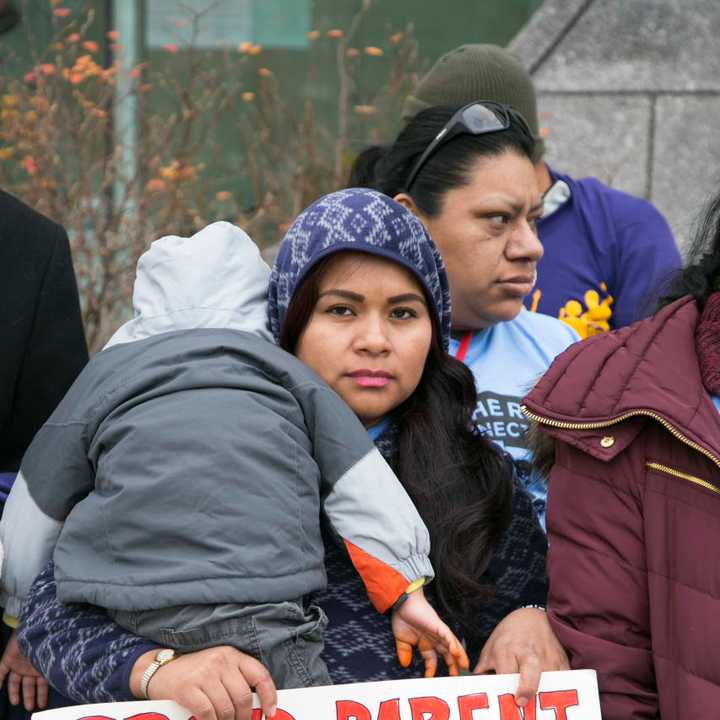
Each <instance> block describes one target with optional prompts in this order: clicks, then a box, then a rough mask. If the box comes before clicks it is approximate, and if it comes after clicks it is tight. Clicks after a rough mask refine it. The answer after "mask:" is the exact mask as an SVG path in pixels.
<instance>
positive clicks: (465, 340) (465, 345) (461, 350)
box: [455, 330, 473, 362]
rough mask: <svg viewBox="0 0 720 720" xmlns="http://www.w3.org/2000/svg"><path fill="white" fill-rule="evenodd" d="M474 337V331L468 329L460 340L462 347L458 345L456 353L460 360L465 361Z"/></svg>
mask: <svg viewBox="0 0 720 720" xmlns="http://www.w3.org/2000/svg"><path fill="white" fill-rule="evenodd" d="M472 337H473V331H472V330H468V331H467V332H466V333H465V334H464V335H463V337H462V340H461V341H460V347H458V351H457V352H456V353H455V357H456V358H457V359H458V360H460V362H465V356H466V355H467V351H468V349H469V348H470V343H471V341H472Z"/></svg>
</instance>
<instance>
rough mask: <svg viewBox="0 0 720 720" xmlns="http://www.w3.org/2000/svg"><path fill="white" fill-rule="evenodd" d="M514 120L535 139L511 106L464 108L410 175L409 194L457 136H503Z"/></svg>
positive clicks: (479, 103)
mask: <svg viewBox="0 0 720 720" xmlns="http://www.w3.org/2000/svg"><path fill="white" fill-rule="evenodd" d="M512 120H516V121H517V122H518V123H519V124H520V126H521V129H522V130H523V132H525V133H527V136H528V137H529V138H530V139H533V136H532V133H531V132H530V128H529V127H528V125H527V123H526V122H525V118H523V116H522V115H521V114H520V113H519V112H517V110H515V109H514V108H512V107H510V106H509V105H501V104H500V103H496V102H491V101H490V100H477V101H475V102H471V103H469V104H468V105H465V107H461V108H460V109H459V110H458V111H457V112H456V113H455V114H454V115H453V116H452V117H451V118H450V119H449V120H448V121H447V122H446V123H445V125H444V127H443V129H442V130H441V131H440V132H439V133H438V134H437V135H436V136H435V138H434V139H433V141H432V142H431V143H430V144H429V145H428V146H427V147H426V148H425V151H424V152H423V154H422V155H421V156H420V159H419V160H418V161H417V162H416V163H415V165H414V167H413V169H412V170H411V171H410V175H408V179H407V182H406V183H405V191H406V192H409V191H410V188H411V187H412V184H413V182H414V180H415V178H416V177H417V174H418V173H419V172H420V170H421V169H422V166H423V165H424V164H425V163H426V162H427V161H428V159H429V158H430V156H431V155H432V154H433V153H434V152H436V151H437V150H438V149H439V148H440V147H441V146H442V145H444V144H445V143H446V142H448V141H449V140H451V139H452V138H454V137H455V136H456V135H485V134H486V133H493V132H501V131H502V130H507V129H508V128H509V127H510V125H511V123H512ZM533 140H534V139H533Z"/></svg>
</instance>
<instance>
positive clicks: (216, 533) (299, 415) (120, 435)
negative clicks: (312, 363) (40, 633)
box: [0, 223, 432, 615]
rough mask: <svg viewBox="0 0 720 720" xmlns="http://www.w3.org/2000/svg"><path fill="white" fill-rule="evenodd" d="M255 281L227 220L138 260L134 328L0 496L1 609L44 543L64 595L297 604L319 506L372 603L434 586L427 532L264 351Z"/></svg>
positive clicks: (276, 352)
mask: <svg viewBox="0 0 720 720" xmlns="http://www.w3.org/2000/svg"><path fill="white" fill-rule="evenodd" d="M268 273H269V270H268V267H267V265H265V263H264V262H263V261H262V259H261V258H260V255H259V253H258V250H257V247H256V246H255V244H254V243H253V242H252V241H251V240H250V238H249V237H248V236H247V235H246V234H245V233H244V232H242V231H241V230H240V229H239V228H236V227H235V226H233V225H231V224H229V223H214V224H212V225H210V226H208V227H206V228H205V229H204V230H202V231H200V232H199V233H197V234H196V235H194V236H192V237H190V238H181V237H174V236H171V237H165V238H161V239H160V240H158V241H156V242H155V243H153V245H152V247H151V248H150V250H148V252H146V253H145V254H144V255H143V256H142V257H141V259H140V261H139V263H138V269H137V279H136V283H135V288H134V294H133V304H134V307H135V317H134V319H133V320H131V321H130V322H128V323H127V324H125V325H124V326H123V327H121V328H120V330H118V332H117V333H116V334H115V335H114V336H113V337H112V339H111V340H110V342H109V343H108V345H107V346H106V347H105V348H104V349H103V351H102V352H100V353H99V354H98V355H97V356H95V357H94V358H93V359H92V360H91V361H90V363H89V364H88V366H87V367H86V368H85V370H84V371H83V372H82V373H81V375H80V376H79V378H78V379H77V381H76V382H75V384H74V385H73V386H72V387H71V389H70V391H69V392H68V394H67V395H66V396H65V398H64V399H63V401H62V402H61V403H60V405H59V407H58V408H57V410H56V411H55V412H54V413H53V415H52V416H51V417H50V419H49V420H48V421H47V423H46V424H45V425H44V426H43V427H42V429H41V430H40V432H39V433H38V435H37V436H36V437H35V440H34V441H33V443H32V445H31V447H30V449H29V450H28V452H27V454H26V456H25V458H24V460H23V463H22V467H21V472H20V474H19V475H18V478H17V480H16V483H15V485H14V487H13V490H12V492H11V494H10V497H9V498H8V502H7V505H6V507H5V512H4V515H3V518H2V523H0V539H1V540H2V544H3V545H4V547H5V552H6V562H5V568H4V572H3V590H4V593H5V597H4V602H5V607H6V610H7V611H8V612H9V613H10V614H14V615H17V614H18V613H19V603H20V601H21V599H22V598H23V597H24V596H25V595H26V593H27V591H28V589H29V586H30V584H31V583H32V581H33V579H34V577H35V575H36V574H37V573H38V572H39V571H40V570H41V569H42V567H43V566H44V564H45V563H46V562H47V560H48V559H49V558H50V557H51V555H52V553H53V548H54V559H55V565H56V570H55V571H56V578H57V583H58V596H59V598H60V599H61V600H62V601H63V602H88V603H92V604H94V605H99V606H102V607H107V608H114V609H119V610H150V609H156V608H161V607H169V606H174V605H183V604H197V603H207V604H217V603H227V602H255V603H261V602H278V601H282V600H288V599H293V598H297V597H299V596H301V595H304V594H306V593H308V592H311V591H315V590H318V589H321V588H322V587H323V586H324V585H325V573H324V568H323V544H322V540H321V536H320V510H321V504H322V505H323V507H324V510H325V513H326V514H327V517H328V519H329V521H330V524H331V526H332V528H333V529H334V531H335V532H336V533H337V534H338V535H339V536H340V537H341V538H342V539H343V541H344V542H345V545H346V547H347V548H348V551H349V553H350V556H351V558H352V559H353V562H354V564H355V566H356V568H357V569H358V571H359V573H360V574H361V576H362V578H363V580H364V581H365V585H366V587H367V589H368V593H369V595H370V599H371V600H372V602H373V604H374V605H375V607H376V608H377V609H378V610H379V611H381V612H383V611H385V610H386V609H388V608H389V607H390V606H391V605H392V604H393V603H394V602H395V600H397V599H398V597H399V596H400V595H401V594H402V593H403V591H404V590H405V588H406V587H407V585H408V583H410V582H412V581H414V580H416V579H418V578H419V577H421V576H428V577H431V576H432V568H431V566H430V563H429V560H428V552H429V537H428V533H427V530H426V528H425V526H424V524H423V522H422V520H421V519H420V517H419V516H418V514H417V511H416V510H415V507H414V506H413V504H412V502H411V501H410V499H409V497H408V496H407V494H406V493H405V491H404V490H403V488H402V486H401V485H400V483H399V481H398V480H397V478H396V477H395V476H394V474H393V473H392V471H391V470H390V468H389V467H388V465H387V464H386V463H385V461H384V460H383V459H382V457H381V456H380V454H379V453H378V451H377V450H376V449H375V447H374V445H373V444H372V442H371V440H370V439H369V437H368V435H367V432H366V431H365V429H364V428H363V427H362V425H361V424H360V422H359V421H358V419H357V418H356V416H355V415H354V413H353V412H352V411H351V410H350V409H349V408H348V407H347V405H346V404H345V403H344V402H343V401H342V400H341V399H340V398H339V397H338V396H337V395H336V394H335V393H334V392H333V391H332V390H331V389H330V388H329V387H328V386H327V385H326V384H325V383H324V382H323V381H322V380H321V379H320V378H319V377H318V376H317V375H316V374H315V373H314V372H312V371H311V370H310V369H309V368H307V367H306V366H305V365H303V364H302V363H301V362H300V361H298V360H297V359H296V358H295V357H293V356H292V355H290V354H288V353H286V352H284V351H283V350H281V349H280V348H278V347H277V346H275V345H274V344H272V343H271V342H269V341H268V338H269V335H268V332H267V330H266V308H265V295H266V290H267V282H268Z"/></svg>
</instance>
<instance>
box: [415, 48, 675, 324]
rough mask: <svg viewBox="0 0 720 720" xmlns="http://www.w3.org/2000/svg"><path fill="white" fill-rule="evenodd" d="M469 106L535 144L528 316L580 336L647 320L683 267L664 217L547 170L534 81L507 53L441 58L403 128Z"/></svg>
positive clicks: (464, 52) (459, 52) (589, 182)
mask: <svg viewBox="0 0 720 720" xmlns="http://www.w3.org/2000/svg"><path fill="white" fill-rule="evenodd" d="M476 100H491V101H494V102H499V103H503V104H506V105H511V106H513V107H514V108H515V109H516V110H518V111H519V112H520V114H521V115H522V116H523V117H524V118H525V120H526V122H527V123H528V125H529V127H530V129H531V131H532V133H533V135H534V136H535V139H536V144H535V153H534V158H533V161H534V163H535V173H536V175H537V179H538V185H539V186H540V191H541V192H542V193H543V217H542V219H541V220H540V221H539V222H538V232H539V235H540V241H541V242H542V244H543V248H544V251H545V252H544V255H543V257H542V259H541V260H540V261H539V263H538V266H537V282H536V284H535V287H534V289H533V291H532V293H530V294H529V295H528V296H527V297H526V298H525V305H526V307H527V308H528V309H529V310H534V311H536V312H540V313H544V314H545V315H551V316H553V317H556V318H559V319H560V320H563V321H565V322H566V323H568V324H569V325H570V326H571V327H573V328H574V329H575V330H576V331H577V332H578V333H579V335H580V336H581V337H588V336H590V335H596V334H598V333H601V332H605V331H607V330H612V329H617V328H620V327H624V326H625V325H629V324H630V323H632V322H634V321H635V320H638V319H640V318H642V317H645V316H647V315H649V314H650V313H651V312H652V311H653V309H654V307H655V305H656V302H657V299H658V296H659V295H660V294H661V292H662V290H663V289H664V288H663V285H664V284H665V283H666V282H667V281H668V280H669V279H670V278H671V277H672V275H673V273H674V271H676V270H678V269H680V268H681V266H682V261H681V259H680V254H679V252H678V249H677V246H676V245H675V242H674V240H673V237H672V234H671V232H670V228H669V226H668V224H667V222H666V221H665V218H664V217H663V216H662V215H661V214H660V213H659V212H658V211H657V210H656V209H655V207H653V205H651V204H650V203H649V202H648V201H647V200H644V199H642V198H638V197H634V196H632V195H628V194H627V193H624V192H620V191H619V190H615V189H613V188H611V187H608V186H607V185H605V184H603V183H601V182H600V181H599V180H597V179H596V178H592V177H587V178H582V179H580V180H578V179H574V178H572V177H570V176H568V175H564V174H562V173H560V172H557V171H556V170H554V169H553V168H550V167H549V166H548V165H547V164H546V163H545V161H544V160H543V155H544V150H545V148H544V143H543V141H542V139H541V137H540V135H539V130H538V117H537V104H536V98H535V89H534V87H533V83H532V79H531V78H530V75H529V74H528V72H527V71H526V70H525V68H524V67H523V66H522V64H521V63H520V61H519V60H518V59H517V58H516V57H515V56H514V55H513V54H512V53H510V52H509V51H507V50H505V49H503V48H501V47H498V46H496V45H480V44H478V45H461V46H460V47H458V48H455V49H454V50H451V51H450V52H448V53H446V54H445V55H443V56H442V57H441V58H440V59H439V60H438V61H437V63H435V65H434V66H433V67H432V68H431V70H430V72H428V74H427V75H426V76H425V77H424V78H423V79H422V80H421V81H420V84H419V85H418V87H417V88H416V89H415V91H414V92H413V93H412V94H411V95H410V96H408V98H407V99H406V101H405V105H404V107H403V120H404V121H405V122H408V121H409V120H411V119H412V118H414V117H415V116H416V115H417V114H418V113H419V112H420V111H421V110H425V109H426V108H429V107H432V106H437V105H465V104H466V103H471V102H473V101H476Z"/></svg>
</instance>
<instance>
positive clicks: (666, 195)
mask: <svg viewBox="0 0 720 720" xmlns="http://www.w3.org/2000/svg"><path fill="white" fill-rule="evenodd" d="M719 38H720V2H718V0H545V2H544V3H543V4H542V6H541V7H540V8H539V9H538V10H537V11H536V13H535V15H534V16H533V17H532V18H531V20H530V22H529V23H528V24H527V25H526V27H525V28H524V29H523V30H522V31H521V32H520V34H519V35H518V36H517V37H516V38H515V39H514V40H513V42H512V43H511V44H510V46H509V47H510V49H511V50H513V51H514V52H515V53H517V54H518V55H519V56H520V58H521V59H522V60H523V62H524V63H525V64H526V66H527V67H528V68H529V70H530V72H531V74H532V76H533V78H534V81H535V84H536V87H537V90H538V97H539V108H540V113H541V116H540V123H541V126H544V127H546V128H547V129H548V131H549V135H548V138H547V140H546V143H547V147H548V154H547V157H548V161H549V163H550V164H551V165H553V166H555V167H557V169H558V170H562V171H567V172H568V173H569V174H571V175H574V176H578V177H580V176H584V175H595V176H597V177H599V178H600V179H601V180H604V181H605V182H607V183H608V184H610V185H612V186H613V187H617V188H619V189H621V190H626V191H628V192H631V193H634V194H636V195H641V196H643V197H646V198H649V199H650V200H651V201H652V202H654V203H655V205H656V206H657V207H658V208H659V209H660V210H661V211H662V212H663V213H664V214H665V216H666V217H667V218H668V220H669V222H670V224H671V226H672V228H673V231H674V232H675V234H676V237H677V239H678V242H679V244H680V245H681V246H683V245H684V244H685V243H686V241H687V239H688V236H689V234H690V229H691V224H692V221H693V218H695V217H696V216H697V214H698V213H699V212H700V210H701V208H702V206H703V204H704V202H705V201H706V200H707V198H708V196H709V195H710V193H712V192H713V191H714V190H716V189H720V141H719V140H718V131H720V40H719Z"/></svg>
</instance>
